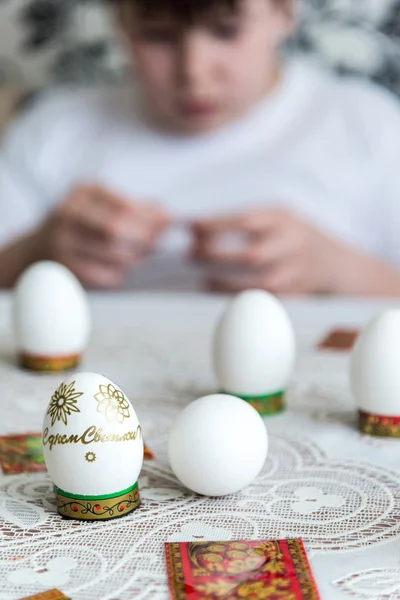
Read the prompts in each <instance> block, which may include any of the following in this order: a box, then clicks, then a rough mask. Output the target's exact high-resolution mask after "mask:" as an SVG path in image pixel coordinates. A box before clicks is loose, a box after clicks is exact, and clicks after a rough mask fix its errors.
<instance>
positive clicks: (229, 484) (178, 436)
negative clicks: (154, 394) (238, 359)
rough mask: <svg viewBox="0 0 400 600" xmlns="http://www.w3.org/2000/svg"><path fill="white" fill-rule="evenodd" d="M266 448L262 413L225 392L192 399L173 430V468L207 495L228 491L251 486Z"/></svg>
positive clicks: (183, 480)
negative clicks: (193, 400)
mask: <svg viewBox="0 0 400 600" xmlns="http://www.w3.org/2000/svg"><path fill="white" fill-rule="evenodd" d="M267 452H268V435H267V430H266V428H265V424H264V422H263V420H262V418H261V417H260V415H259V414H258V412H257V411H256V410H255V409H254V408H253V407H252V406H251V405H250V404H248V403H247V402H243V400H241V399H240V398H237V397H235V396H229V395H226V394H214V395H211V396H205V397H204V398H200V399H199V400H196V401H195V402H193V403H191V404H189V405H188V406H187V407H186V408H185V409H184V410H183V411H182V412H181V413H180V415H179V416H178V418H177V419H176V421H175V423H174V424H173V426H172V429H171V431H170V434H169V442H168V456H169V462H170V465H171V468H172V470H173V472H174V473H175V475H176V477H177V478H178V479H179V481H180V482H181V483H183V485H184V486H186V487H187V488H189V489H190V490H192V491H193V492H196V493H197V494H202V495H204V496H225V495H227V494H233V493H235V492H238V491H240V490H241V489H242V488H244V487H246V486H247V485H249V484H250V483H251V482H252V481H253V480H254V479H255V478H256V477H257V475H258V474H259V473H260V471H261V470H262V468H263V466H264V463H265V460H266V458H267Z"/></svg>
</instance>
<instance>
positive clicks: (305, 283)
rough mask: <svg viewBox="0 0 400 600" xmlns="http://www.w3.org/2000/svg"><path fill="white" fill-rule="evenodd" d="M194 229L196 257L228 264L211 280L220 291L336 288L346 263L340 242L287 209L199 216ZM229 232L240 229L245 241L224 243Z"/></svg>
mask: <svg viewBox="0 0 400 600" xmlns="http://www.w3.org/2000/svg"><path fill="white" fill-rule="evenodd" d="M192 229H193V234H194V247H193V257H194V258H195V259H196V260H200V261H205V262H210V263H214V264H220V265H226V267H227V269H226V271H227V275H226V276H223V277H222V278H221V277H219V278H218V280H216V279H215V278H211V279H210V281H209V283H210V285H211V287H212V288H213V289H218V290H219V291H232V292H236V291H240V290H243V289H246V288H262V289H266V290H269V291H270V292H273V293H276V294H282V293H291V294H308V293H323V292H326V293H328V292H334V291H337V290H335V285H336V278H337V275H338V270H339V269H340V268H346V266H345V265H343V264H342V258H343V252H342V246H341V245H340V244H339V243H338V242H336V241H335V240H333V239H330V238H329V237H327V236H325V235H323V234H322V233H321V232H319V231H318V230H317V229H315V228H314V227H312V226H311V225H309V224H307V223H306V222H305V221H303V220H301V219H300V218H298V217H296V216H295V215H293V214H292V213H290V212H289V211H287V210H281V209H264V210H258V211H253V212H250V213H247V214H243V215H239V216H235V217H230V218H221V219H214V220H206V221H197V222H195V223H194V224H193V226H192ZM229 234H239V235H241V237H242V245H241V247H239V248H238V249H236V250H232V249H231V250H229V249H224V247H223V241H224V236H226V235H229ZM339 263H340V264H339ZM232 265H233V266H234V267H237V269H236V273H234V274H231V275H230V274H229V273H230V271H231V269H230V268H228V266H232ZM231 273H232V271H231Z"/></svg>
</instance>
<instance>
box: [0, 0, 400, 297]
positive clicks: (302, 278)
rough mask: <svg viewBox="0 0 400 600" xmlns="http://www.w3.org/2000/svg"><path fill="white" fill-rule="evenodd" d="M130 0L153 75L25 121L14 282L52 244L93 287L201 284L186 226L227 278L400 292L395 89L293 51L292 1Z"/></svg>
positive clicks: (15, 143) (71, 99)
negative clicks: (306, 60)
mask: <svg viewBox="0 0 400 600" xmlns="http://www.w3.org/2000/svg"><path fill="white" fill-rule="evenodd" d="M114 3H115V4H116V5H117V7H116V9H117V11H118V15H119V23H120V27H121V30H122V32H123V35H124V38H125V41H126V45H127V49H128V52H129V55H130V56H131V58H132V65H133V69H134V73H135V79H136V81H137V85H135V86H134V89H122V90H117V91H107V92H106V91H93V92H77V91H70V92H68V91H65V92H56V93H53V94H50V95H49V96H48V97H47V98H45V99H44V100H42V101H41V102H39V103H38V104H37V105H36V106H35V107H34V108H33V109H32V110H31V111H30V112H28V113H27V114H25V115H24V116H22V117H21V118H20V120H19V121H18V122H17V123H16V124H15V125H14V126H13V127H12V128H11V129H10V132H9V134H8V136H7V138H6V139H5V141H4V144H3V148H2V151H1V155H0V244H1V245H2V246H1V249H0V285H3V286H7V285H11V284H13V282H14V281H15V279H16V277H17V276H18V275H19V274H20V272H21V271H22V270H23V269H24V268H25V267H26V266H27V265H28V264H30V263H31V262H32V261H34V260H38V259H44V258H49V259H54V260H58V261H60V262H62V263H64V264H65V265H67V266H68V267H69V268H70V269H71V270H72V271H74V272H75V273H76V274H77V275H78V277H79V278H80V279H81V280H82V281H83V283H84V284H86V285H87V286H91V287H104V288H109V287H117V286H121V285H124V284H125V283H126V282H127V280H128V279H129V278H130V276H131V274H132V279H131V281H132V285H133V286H134V287H136V288H151V287H156V288H164V289H165V288H171V287H172V288H175V289H177V288H179V287H197V286H198V285H201V284H202V281H203V280H204V270H199V269H195V268H194V267H193V266H192V265H190V264H188V262H187V261H186V260H185V254H184V252H185V248H186V249H187V244H188V240H187V239H183V237H184V236H183V228H182V231H180V229H179V227H178V226H179V225H181V226H182V225H186V226H188V228H189V231H190V240H189V243H190V244H191V256H192V259H193V260H194V261H198V263H199V264H203V265H208V266H209V267H208V270H206V277H207V279H208V284H209V285H212V286H213V287H217V288H219V289H222V290H229V291H230V290H232V291H236V290H239V289H242V288H246V287H261V288H265V289H268V290H270V291H272V292H276V293H324V292H325V293H342V294H352V293H358V294H397V293H400V274H399V272H398V270H397V269H399V268H400V245H398V244H397V238H398V233H399V231H400V222H399V217H398V215H399V208H398V206H397V205H398V194H400V191H399V190H400V185H399V184H400V176H399V175H398V167H397V164H396V163H397V158H396V157H397V156H398V154H399V147H400V109H399V106H398V105H397V102H396V100H395V99H393V98H392V97H391V96H390V95H389V94H387V93H386V92H384V91H382V90H380V89H379V88H377V87H374V86H373V85H370V84H367V83H362V82H359V81H357V80H354V79H348V80H341V79H339V78H337V77H335V76H333V75H328V74H324V73H322V72H319V71H318V70H315V69H312V68H311V67H307V66H305V65H302V64H299V63H291V64H287V65H285V64H283V63H282V62H281V58H280V48H281V46H282V43H283V42H284V41H285V40H286V38H287V37H288V36H289V35H290V33H291V31H292V28H293V22H294V16H293V5H292V2H291V0H115V2H114ZM149 199H151V200H152V201H151V202H149ZM163 234H166V235H163ZM218 267H221V268H218Z"/></svg>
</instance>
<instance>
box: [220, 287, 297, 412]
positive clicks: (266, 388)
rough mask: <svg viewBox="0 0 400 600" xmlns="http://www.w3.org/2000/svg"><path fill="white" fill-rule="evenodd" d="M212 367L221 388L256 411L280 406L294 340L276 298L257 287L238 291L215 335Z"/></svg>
mask: <svg viewBox="0 0 400 600" xmlns="http://www.w3.org/2000/svg"><path fill="white" fill-rule="evenodd" d="M213 355H214V371H215V375H216V378H217V381H218V384H219V388H220V391H221V392H225V393H227V394H232V395H235V396H239V397H240V398H242V399H243V400H246V401H247V402H249V403H250V404H251V405H252V406H254V408H256V409H257V410H258V412H259V413H260V414H261V415H270V414H274V413H277V412H279V411H281V410H282V409H283V408H284V396H285V391H286V387H287V385H288V383H289V381H290V378H291V376H292V372H293V368H294V363H295V358H296V342H295V334H294V331H293V327H292V324H291V321H290V319H289V317H288V315H287V313H286V310H285V308H284V307H283V305H282V304H281V302H280V301H279V300H278V299H277V298H276V297H275V296H273V295H271V294H269V293H268V292H265V291H262V290H249V291H246V292H243V293H242V294H239V295H238V296H236V297H235V298H233V300H231V302H230V303H229V305H228V307H227V308H226V310H225V312H224V313H223V315H222V318H221V320H220V322H219V324H218V326H217V328H216V331H215V335H214V348H213Z"/></svg>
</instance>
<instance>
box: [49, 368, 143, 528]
mask: <svg viewBox="0 0 400 600" xmlns="http://www.w3.org/2000/svg"><path fill="white" fill-rule="evenodd" d="M42 443H43V453H44V459H45V462H46V466H47V469H48V471H49V473H50V476H51V478H52V480H53V482H54V484H55V486H56V498H57V508H58V512H59V513H60V515H62V516H64V517H70V518H73V519H81V520H106V519H113V518H116V517H120V516H123V515H126V514H128V513H130V512H132V511H133V510H134V509H135V508H137V507H138V506H139V504H140V496H139V488H138V477H139V473H140V470H141V468H142V464H143V439H142V430H141V427H140V424H139V421H138V418H137V416H136V413H135V411H134V409H133V407H132V405H131V403H130V402H129V400H128V398H127V397H126V396H125V394H124V392H123V391H122V390H120V389H119V388H118V386H117V385H115V384H114V383H112V382H111V381H109V380H108V379H106V378H105V377H103V376H102V375H97V374H95V373H79V374H76V375H74V376H72V377H70V379H68V380H67V381H65V382H64V383H62V384H61V385H60V387H59V388H58V389H57V390H56V392H55V393H54V395H53V396H52V398H51V400H50V402H49V405H48V408H47V411H46V414H45V417H44V423H43V437H42Z"/></svg>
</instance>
